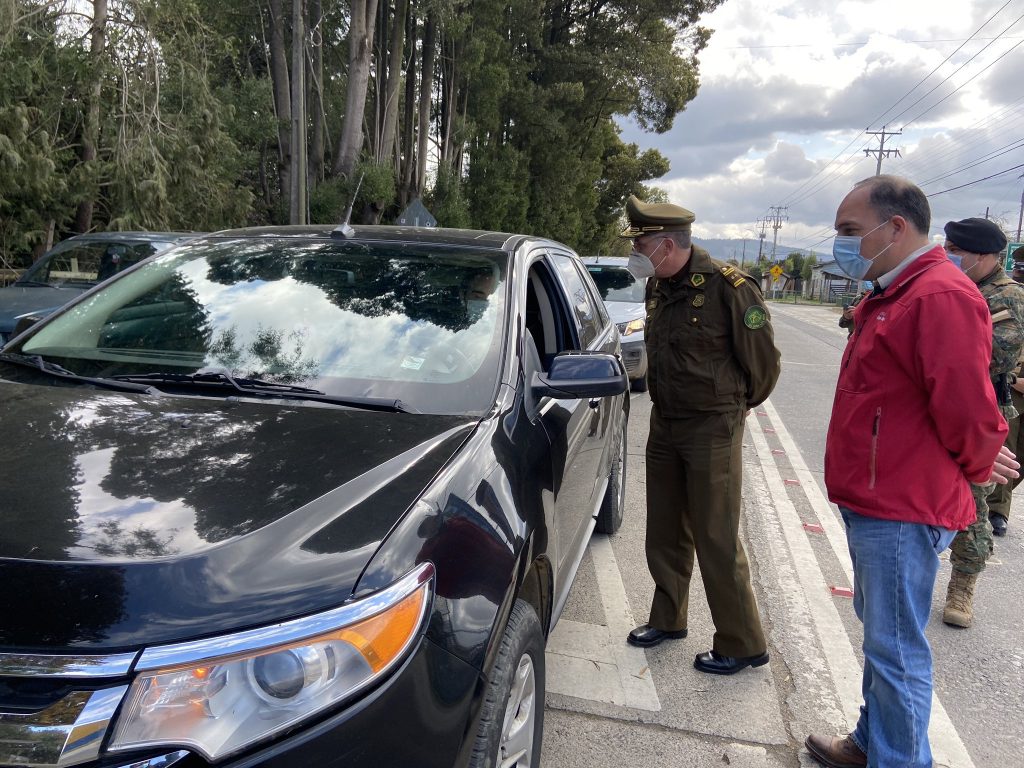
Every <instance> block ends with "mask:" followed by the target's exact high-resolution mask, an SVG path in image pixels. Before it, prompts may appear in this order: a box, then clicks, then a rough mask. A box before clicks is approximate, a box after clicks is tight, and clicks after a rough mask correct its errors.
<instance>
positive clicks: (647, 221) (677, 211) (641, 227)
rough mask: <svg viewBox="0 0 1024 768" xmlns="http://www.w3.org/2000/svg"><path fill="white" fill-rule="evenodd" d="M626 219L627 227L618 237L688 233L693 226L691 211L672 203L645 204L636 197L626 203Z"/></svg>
mask: <svg viewBox="0 0 1024 768" xmlns="http://www.w3.org/2000/svg"><path fill="white" fill-rule="evenodd" d="M626 218H627V219H628V220H629V226H628V227H626V228H625V229H624V230H622V234H620V235H619V237H640V236H641V235H652V234H655V233H656V232H689V231H690V225H691V224H693V221H694V219H696V218H697V217H696V216H694V214H693V211H688V210H686V209H685V208H682V207H680V206H678V205H672V203H645V202H643V201H641V200H640V199H639V198H638V197H637V196H636V195H630V196H629V200H627V201H626Z"/></svg>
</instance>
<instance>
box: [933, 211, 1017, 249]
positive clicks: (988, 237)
mask: <svg viewBox="0 0 1024 768" xmlns="http://www.w3.org/2000/svg"><path fill="white" fill-rule="evenodd" d="M945 229H946V239H947V240H948V241H949V242H951V243H952V244H953V245H955V246H956V247H957V248H960V249H962V250H965V251H967V252H968V253H977V254H980V255H982V256H984V255H986V254H989V253H999V252H1000V251H1001V250H1003V249H1004V248H1005V247H1006V235H1004V234H1003V230H1001V229H1000V228H999V226H998V225H997V224H996V223H995V222H992V221H989V220H988V219H979V218H973V219H964V220H963V221H950V222H948V223H947V224H946V227H945Z"/></svg>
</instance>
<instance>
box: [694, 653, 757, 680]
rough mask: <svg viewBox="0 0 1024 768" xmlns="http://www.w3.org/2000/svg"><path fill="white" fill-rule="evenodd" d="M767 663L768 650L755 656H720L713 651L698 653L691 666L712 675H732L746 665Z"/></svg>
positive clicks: (753, 665)
mask: <svg viewBox="0 0 1024 768" xmlns="http://www.w3.org/2000/svg"><path fill="white" fill-rule="evenodd" d="M767 663H768V651H765V652H764V653H761V654H758V655H757V656H739V657H733V656H720V655H719V654H717V653H715V652H714V651H707V652H706V653H698V654H697V658H695V659H694V660H693V666H694V667H695V668H696V669H698V670H700V671H701V672H708V673H710V674H712V675H733V674H736V673H737V672H739V671H740V670H741V669H746V668H747V667H760V666H762V665H764V664H767Z"/></svg>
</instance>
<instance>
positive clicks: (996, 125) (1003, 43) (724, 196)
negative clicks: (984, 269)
mask: <svg viewBox="0 0 1024 768" xmlns="http://www.w3.org/2000/svg"><path fill="white" fill-rule="evenodd" d="M986 22H987V23H986ZM702 23H703V24H704V25H705V26H707V27H709V28H711V29H713V30H714V34H713V35H712V37H711V42H710V43H709V45H708V47H707V48H706V49H705V50H704V51H703V52H702V53H701V55H700V73H701V86H700V91H699V93H698V95H697V98H696V99H695V100H694V101H693V102H691V104H690V105H689V107H688V108H687V109H686V111H685V112H683V113H682V114H681V115H679V116H678V117H677V118H676V121H675V125H674V127H673V129H672V130H671V131H669V132H668V133H666V134H663V135H660V136H659V135H655V134H649V133H644V132H642V131H640V130H639V129H637V128H636V127H635V126H633V125H630V124H625V125H624V128H623V133H622V138H623V139H624V140H625V141H628V142H635V143H637V144H639V145H640V147H641V148H649V147H656V148H657V149H659V150H660V151H661V152H662V153H663V154H664V155H665V156H666V157H668V158H669V160H670V161H671V164H672V169H671V171H670V172H669V173H668V175H666V176H664V177H662V178H661V179H659V180H657V181H655V182H654V183H655V184H656V185H657V186H659V187H661V188H663V189H665V190H666V191H667V192H668V194H669V198H670V199H671V200H672V201H673V202H678V203H679V204H681V205H684V206H686V207H688V208H691V209H692V210H693V211H695V212H696V214H697V223H696V224H695V230H694V234H695V235H696V236H697V237H705V238H711V237H753V238H756V234H754V233H755V222H756V221H757V219H759V218H763V217H765V216H767V215H768V212H769V210H768V209H769V206H788V211H786V212H785V213H786V215H788V216H789V220H788V221H787V222H785V224H784V226H783V229H782V230H781V231H780V233H779V241H780V242H783V243H785V244H786V245H788V246H794V247H800V248H811V247H814V248H815V250H817V251H818V252H828V251H830V250H831V240H830V238H831V235H832V234H834V233H833V232H832V223H833V221H834V215H835V209H836V206H837V205H838V203H839V201H840V200H841V199H842V197H843V196H844V195H845V194H846V192H847V191H848V190H849V188H850V186H851V185H852V184H853V182H855V181H857V180H859V179H862V178H864V177H866V176H871V175H873V174H874V173H875V165H876V162H877V160H876V158H875V157H869V156H866V155H865V154H864V151H863V150H864V149H877V147H878V139H877V137H872V136H869V135H868V134H867V133H865V129H869V130H872V131H880V130H882V127H883V125H885V126H886V127H887V130H889V131H893V130H901V129H902V135H901V136H897V137H894V138H890V139H887V140H886V148H894V149H895V148H898V149H899V150H900V153H901V155H902V156H901V157H898V158H896V157H890V158H887V159H884V160H883V163H882V169H883V172H886V173H896V174H900V175H905V176H907V177H909V178H911V179H912V180H914V181H915V182H917V183H918V184H920V185H921V186H922V188H923V189H924V190H925V192H926V193H927V194H929V195H934V196H933V197H930V198H929V201H930V202H931V205H932V220H933V230H932V234H933V235H940V234H941V231H942V225H943V224H944V223H945V222H946V221H948V220H950V219H960V218H965V217H967V216H979V215H984V214H985V209H986V207H988V208H989V211H990V214H991V215H993V216H994V217H996V218H1001V219H1002V220H1003V223H1004V224H1005V225H1006V226H1007V228H1008V229H1011V230H1012V232H1013V233H1014V234H1015V233H1016V229H1017V217H1018V212H1019V210H1020V204H1021V192H1022V188H1024V179H1022V178H1019V177H1020V176H1021V174H1024V0H928V1H927V2H926V1H925V0H897V2H893V0H838V1H836V0H725V2H724V3H723V5H722V6H721V7H720V8H719V9H718V10H717V11H716V12H715V13H713V14H711V15H710V16H707V17H705V19H704V20H703V21H702ZM982 25H984V26H982ZM979 28H980V30H979ZM972 35H973V38H972ZM958 48H959V50H957V49H958ZM972 57H973V58H972ZM947 59H948V60H947ZM933 71H934V73H933ZM933 89H934V90H933ZM929 91H931V93H929ZM967 166H970V167H967ZM1014 166H1022V167H1021V168H1018V169H1017V170H1015V171H1012V172H1009V173H1005V174H1003V175H1000V176H998V177H996V178H993V179H991V180H988V181H982V182H980V183H976V184H970V186H966V187H964V188H963V189H958V190H953V191H949V192H945V190H948V189H951V188H952V187H958V186H960V185H962V184H969V183H970V182H974V181H976V180H978V179H981V178H982V177H985V176H989V175H992V174H996V173H999V172H1000V171H1005V170H1007V169H1009V168H1012V167H1014ZM935 193H941V194H935ZM767 234H768V239H767V243H768V245H769V246H770V245H771V236H772V232H771V230H770V229H769V230H768V233H767ZM755 242H756V240H755Z"/></svg>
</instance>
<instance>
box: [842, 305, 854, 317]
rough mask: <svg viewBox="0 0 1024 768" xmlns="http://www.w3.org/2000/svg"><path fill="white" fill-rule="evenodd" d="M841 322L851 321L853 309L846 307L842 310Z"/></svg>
mask: <svg viewBox="0 0 1024 768" xmlns="http://www.w3.org/2000/svg"><path fill="white" fill-rule="evenodd" d="M843 320H853V307H847V308H846V309H844V310H843Z"/></svg>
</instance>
